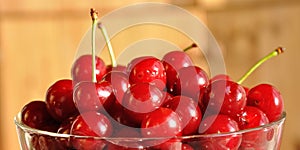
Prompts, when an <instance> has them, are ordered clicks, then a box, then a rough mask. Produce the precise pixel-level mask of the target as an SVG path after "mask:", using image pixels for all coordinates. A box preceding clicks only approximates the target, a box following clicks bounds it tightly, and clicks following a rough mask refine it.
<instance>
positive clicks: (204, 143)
mask: <svg viewBox="0 0 300 150" xmlns="http://www.w3.org/2000/svg"><path fill="white" fill-rule="evenodd" d="M198 131H199V133H200V134H215V133H229V132H236V131H239V126H238V123H237V122H236V121H235V120H233V119H232V118H230V117H229V116H227V115H222V114H219V115H211V116H208V117H206V118H204V119H203V120H202V123H201V125H200V127H199V130H198ZM241 141H242V136H241V135H240V134H232V135H225V136H219V137H211V138H208V137H204V138H203V140H200V142H201V149H204V150H205V149H207V150H210V149H217V150H227V149H230V150H237V149H238V148H239V146H240V144H241Z"/></svg>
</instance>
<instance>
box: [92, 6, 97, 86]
mask: <svg viewBox="0 0 300 150" xmlns="http://www.w3.org/2000/svg"><path fill="white" fill-rule="evenodd" d="M91 17H92V21H93V22H92V82H97V78H96V71H95V70H96V60H95V59H96V42H95V41H96V33H95V32H96V27H97V22H98V12H97V11H96V10H95V9H93V8H91Z"/></svg>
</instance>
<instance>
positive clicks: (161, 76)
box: [129, 57, 167, 90]
mask: <svg viewBox="0 0 300 150" xmlns="http://www.w3.org/2000/svg"><path fill="white" fill-rule="evenodd" d="M130 71H131V72H130V73H129V83H130V84H131V85H132V84H136V83H150V84H152V85H155V86H157V87H158V88H159V89H161V90H163V89H164V88H165V86H166V80H167V79H166V71H165V69H164V66H163V64H162V63H161V61H160V60H159V59H157V58H152V57H151V58H145V59H143V60H141V61H140V62H137V63H136V64H135V65H134V66H133V67H132V69H131V70H130Z"/></svg>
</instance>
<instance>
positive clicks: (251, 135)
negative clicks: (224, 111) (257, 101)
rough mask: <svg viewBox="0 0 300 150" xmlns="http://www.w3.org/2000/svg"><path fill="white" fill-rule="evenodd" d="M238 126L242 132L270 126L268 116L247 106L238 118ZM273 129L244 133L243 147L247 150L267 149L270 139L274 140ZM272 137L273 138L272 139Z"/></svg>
mask: <svg viewBox="0 0 300 150" xmlns="http://www.w3.org/2000/svg"><path fill="white" fill-rule="evenodd" d="M238 124H239V128H240V129H241V130H243V129H251V128H257V127H260V126H263V125H266V124H269V120H268V117H267V116H266V114H265V113H264V112H263V111H261V110H260V109H258V108H257V107H253V106H246V107H245V109H244V110H243V112H242V113H241V114H240V115H239V117H238ZM272 132H273V131H272V129H268V128H265V129H257V130H254V131H248V132H245V133H243V140H242V144H241V146H242V147H243V148H245V149H251V148H253V149H259V148H263V147H264V149H267V147H266V144H265V143H267V142H268V141H269V139H272V137H273V135H272ZM270 136H271V137H270Z"/></svg>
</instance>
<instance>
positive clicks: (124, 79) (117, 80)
mask: <svg viewBox="0 0 300 150" xmlns="http://www.w3.org/2000/svg"><path fill="white" fill-rule="evenodd" d="M103 80H104V81H107V82H109V83H110V84H111V85H112V88H113V92H114V95H115V97H116V99H117V100H118V102H119V103H122V99H123V96H124V93H125V92H126V91H127V89H128V88H129V86H130V85H129V80H128V75H127V74H125V73H124V72H120V71H111V72H108V73H107V74H106V75H105V76H104V77H103Z"/></svg>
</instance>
